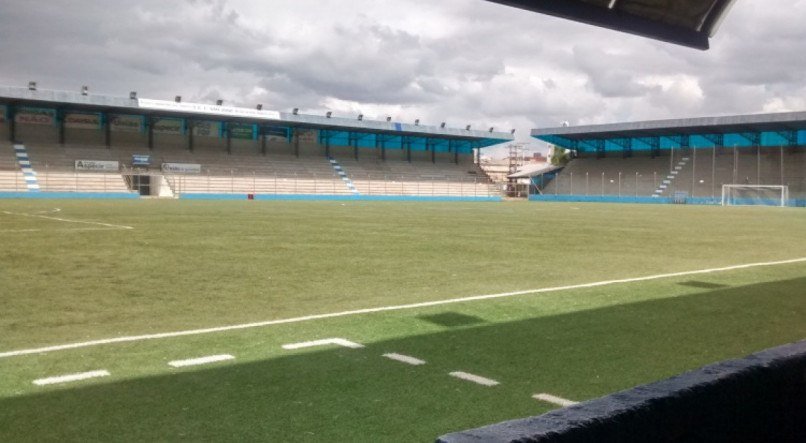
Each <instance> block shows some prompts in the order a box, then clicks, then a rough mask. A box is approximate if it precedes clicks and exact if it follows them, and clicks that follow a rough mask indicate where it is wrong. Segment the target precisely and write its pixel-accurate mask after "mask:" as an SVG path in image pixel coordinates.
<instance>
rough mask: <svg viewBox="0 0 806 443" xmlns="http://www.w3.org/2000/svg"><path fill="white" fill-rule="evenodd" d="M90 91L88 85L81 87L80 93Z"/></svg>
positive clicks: (85, 93)
mask: <svg viewBox="0 0 806 443" xmlns="http://www.w3.org/2000/svg"><path fill="white" fill-rule="evenodd" d="M89 93H90V88H89V87H88V86H82V87H81V95H87V94H89Z"/></svg>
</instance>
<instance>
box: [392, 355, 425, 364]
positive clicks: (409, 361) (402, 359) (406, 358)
mask: <svg viewBox="0 0 806 443" xmlns="http://www.w3.org/2000/svg"><path fill="white" fill-rule="evenodd" d="M383 356H384V357H386V358H388V359H390V360H395V361H399V362H402V363H406V364H409V365H412V366H420V365H424V364H425V360H420V359H419V358H414V357H410V356H408V355H403V354H395V353H391V354H383Z"/></svg>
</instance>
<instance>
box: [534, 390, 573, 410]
mask: <svg viewBox="0 0 806 443" xmlns="http://www.w3.org/2000/svg"><path fill="white" fill-rule="evenodd" d="M532 398H533V399H535V400H540V401H544V402H546V403H551V404H555V405H557V406H562V407H564V408H565V407H568V406H573V405H575V404H577V403H578V402H575V401H572V400H566V399H564V398H561V397H557V396H554V395H551V394H546V393H543V394H535V395H533V396H532Z"/></svg>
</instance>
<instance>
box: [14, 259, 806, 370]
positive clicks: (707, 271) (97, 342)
mask: <svg viewBox="0 0 806 443" xmlns="http://www.w3.org/2000/svg"><path fill="white" fill-rule="evenodd" d="M795 263H806V257H804V258H794V259H790V260H780V261H771V262H762V263H749V264H744V265H735V266H726V267H722V268H711V269H700V270H696V271H683V272H673V273H669V274H656V275H648V276H645V277H635V278H623V279H618V280H605V281H599V282H593V283H583V284H578V285H569V286H555V287H550V288H540V289H528V290H525V291H514V292H503V293H500V294H488V295H476V296H471V297H462V298H451V299H447V300H436V301H430V302H423V303H412V304H408V305H396V306H382V307H378V308H366V309H356V310H354V311H342V312H332V313H329V314H316V315H307V316H304V317H294V318H285V319H279V320H267V321H261V322H256V323H244V324H239V325H229V326H218V327H213V328H204V329H190V330H186V331H173V332H162V333H158V334H146V335H133V336H127V337H115V338H106V339H101V340H91V341H85V342H77V343H67V344H63V345H53V346H45V347H41V348H31V349H20V350H16V351H8V352H2V353H0V358H8V357H18V356H21V355H30V354H41V353H44V352H55V351H65V350H68V349H76V348H86V347H90V346H100V345H109V344H115V343H129V342H136V341H145V340H158V339H163V338H173V337H185V336H188V335H201V334H213V333H217V332H228V331H237V330H241V329H252V328H261V327H265V326H274V325H284V324H288V323H300V322H305V321H312V320H323V319H328V318H336V317H346V316H351V315H361V314H373V313H376V312H389V311H402V310H406V309H418V308H427V307H431V306H440V305H448V304H453V303H465V302H471V301H479V300H492V299H496V298H506V297H514V296H518V295H528V294H545V293H549V292H560V291H569V290H575V289H587V288H597V287H601V286H610V285H617V284H623V283H634V282H642V281H650V280H661V279H666V278H674V277H687V276H690V275H701V274H712V273H716V272H726V271H735V270H739V269H748V268H757V267H763V266H778V265H789V264H795Z"/></svg>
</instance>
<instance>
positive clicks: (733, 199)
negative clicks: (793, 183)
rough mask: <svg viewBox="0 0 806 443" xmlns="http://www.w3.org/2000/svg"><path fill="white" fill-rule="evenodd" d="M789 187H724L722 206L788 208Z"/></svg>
mask: <svg viewBox="0 0 806 443" xmlns="http://www.w3.org/2000/svg"><path fill="white" fill-rule="evenodd" d="M788 200H789V186H782V185H722V206H786V203H787V201H788Z"/></svg>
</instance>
